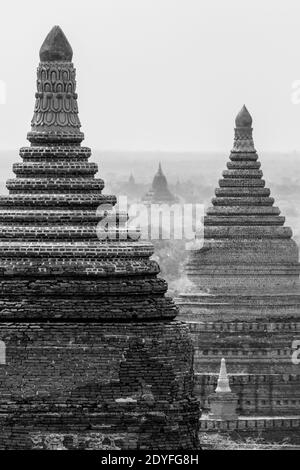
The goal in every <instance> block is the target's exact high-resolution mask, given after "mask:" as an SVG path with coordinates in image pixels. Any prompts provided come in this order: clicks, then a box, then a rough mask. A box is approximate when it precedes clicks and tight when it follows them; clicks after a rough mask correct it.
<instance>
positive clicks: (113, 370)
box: [0, 26, 199, 449]
mask: <svg viewBox="0 0 300 470" xmlns="http://www.w3.org/2000/svg"><path fill="white" fill-rule="evenodd" d="M40 60H41V62H40V64H39V67H38V70H37V93H36V104H35V109H34V116H33V119H32V127H31V131H30V132H29V133H28V140H29V141H30V143H31V145H30V147H24V148H21V150H20V156H21V159H22V161H21V162H20V163H16V164H15V165H14V167H13V170H14V173H15V175H16V177H15V178H14V179H10V180H9V181H8V182H7V188H8V189H9V194H8V195H5V196H1V197H0V335H1V336H0V338H1V340H3V341H4V342H5V344H6V350H7V358H6V365H5V366H1V369H0V374H1V380H0V402H1V413H2V417H1V431H0V448H32V447H33V448H53V447H54V448H55V446H56V447H57V448H65V447H66V448H79V447H80V448H92V447H93V448H100V449H101V448H102V449H103V448H119V449H121V448H136V447H141V448H150V447H151V448H168V449H169V448H176V449H177V448H180V447H187V448H190V447H197V445H198V444H197V442H198V440H197V439H198V438H197V429H198V414H199V412H198V405H197V401H196V400H195V399H194V398H193V397H192V388H193V373H192V356H193V350H192V345H191V342H190V338H189V335H188V331H187V327H186V326H184V325H182V324H181V323H180V322H178V321H176V319H175V317H176V315H177V309H176V307H175V305H174V304H173V302H172V301H171V299H169V298H167V297H165V292H166V290H167V284H166V282H165V281H164V280H162V279H159V278H157V274H158V273H159V266H158V265H157V263H156V262H154V261H152V260H150V256H151V255H152V253H153V248H152V245H151V244H149V243H142V242H139V241H138V237H137V236H136V235H137V234H136V233H135V234H134V235H135V236H134V237H132V233H131V232H130V231H129V230H128V229H127V227H126V221H127V215H126V214H121V213H117V215H116V219H115V211H114V209H113V206H115V204H116V197H115V196H110V195H104V194H103V193H102V190H103V188H104V182H103V180H102V179H101V178H96V177H95V175H96V173H97V171H98V167H97V164H96V163H93V162H90V161H89V159H90V156H91V150H90V149H89V148H88V147H84V146H82V145H81V142H82V141H83V139H84V134H83V133H82V131H81V130H80V127H81V124H80V121H79V118H78V107H77V93H76V81H75V68H74V66H73V63H72V62H71V60H72V49H71V46H70V44H69V42H68V40H67V39H66V37H65V35H64V33H63V32H62V30H61V29H60V28H59V27H58V26H56V27H54V28H53V29H52V31H51V32H50V33H49V35H48V36H47V38H46V39H45V42H44V44H43V45H42V47H41V51H40ZM112 220H113V221H114V223H113V225H111V224H110V222H111V221H112ZM107 224H108V225H107ZM110 233H113V234H114V238H113V239H111V238H109V234H110ZM145 390H147V393H145ZM150 396H151V397H152V398H151V400H150V399H149V397H150Z"/></svg>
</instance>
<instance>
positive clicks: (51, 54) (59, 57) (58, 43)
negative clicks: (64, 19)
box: [40, 26, 73, 62]
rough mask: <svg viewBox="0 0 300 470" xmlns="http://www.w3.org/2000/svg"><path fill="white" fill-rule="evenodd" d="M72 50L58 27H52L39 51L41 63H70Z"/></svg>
mask: <svg viewBox="0 0 300 470" xmlns="http://www.w3.org/2000/svg"><path fill="white" fill-rule="evenodd" d="M72 57H73V50H72V47H71V46H70V43H69V41H68V40H67V38H66V36H65V34H64V32H63V30H62V29H61V27H60V26H53V28H52V29H51V31H50V32H49V33H48V35H47V37H46V39H45V40H44V42H43V44H42V47H41V49H40V60H41V62H57V61H62V62H71V61H72Z"/></svg>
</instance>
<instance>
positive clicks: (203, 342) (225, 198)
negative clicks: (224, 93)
mask: <svg viewBox="0 0 300 470" xmlns="http://www.w3.org/2000/svg"><path fill="white" fill-rule="evenodd" d="M236 124H237V125H236V129H235V140H234V146H233V149H232V152H231V154H230V161H229V162H228V163H227V170H225V171H224V172H223V178H222V179H221V180H220V181H219V188H217V189H216V191H215V195H216V197H214V198H213V199H212V207H210V208H208V210H207V214H206V216H205V218H204V245H203V247H202V248H201V249H200V250H194V251H191V252H190V256H189V259H188V261H187V266H186V271H187V275H188V277H189V279H190V280H191V287H190V289H189V290H187V292H185V293H183V294H182V295H181V296H180V298H179V299H178V305H179V307H180V311H181V315H180V318H181V319H184V320H185V321H187V322H188V324H189V326H190V330H191V333H192V336H193V340H194V345H195V350H196V351H195V370H196V372H197V381H196V392H197V394H198V395H199V397H200V399H201V403H202V406H203V407H204V408H206V407H207V397H208V395H209V394H210V393H211V392H212V391H213V390H214V388H215V385H216V375H215V374H216V373H217V372H218V370H219V365H220V360H221V358H222V357H225V358H226V364H227V368H228V372H229V374H230V385H231V386H232V391H233V392H234V393H236V394H237V395H238V397H239V412H240V413H241V415H253V416H259V415H260V416H267V415H270V416H273V415H277V416H281V417H284V416H286V417H287V420H286V423H291V422H292V421H291V420H290V419H289V417H290V416H291V415H295V414H297V415H299V411H298V410H299V404H300V370H299V365H298V364H296V363H295V362H293V361H292V353H293V349H292V344H293V341H294V340H297V339H299V335H300V317H299V311H300V285H299V260H298V247H297V245H296V243H295V241H294V240H293V239H292V231H291V229H290V228H289V227H284V221H285V219H284V217H282V216H279V214H280V211H279V209H278V208H277V207H274V206H273V202H274V199H273V198H271V197H270V191H269V189H268V188H265V181H264V180H263V179H262V172H261V170H260V162H259V161H258V156H257V153H256V150H255V148H254V143H253V139H252V127H251V125H252V119H251V116H250V115H249V113H248V111H247V110H246V108H244V109H243V110H242V111H241V113H240V114H239V115H238V117H237V120H236ZM261 422H264V420H262V421H261ZM266 422H270V421H266ZM249 423H251V421H249ZM249 426H250V424H249Z"/></svg>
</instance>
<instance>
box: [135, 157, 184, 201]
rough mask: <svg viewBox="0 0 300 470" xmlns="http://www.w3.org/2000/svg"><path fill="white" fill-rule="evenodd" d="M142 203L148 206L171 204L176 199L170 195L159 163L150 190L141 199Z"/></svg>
mask: <svg viewBox="0 0 300 470" xmlns="http://www.w3.org/2000/svg"><path fill="white" fill-rule="evenodd" d="M143 202H144V203H148V204H172V203H175V202H177V198H176V197H175V196H174V195H173V194H172V193H171V191H170V189H169V185H168V181H167V178H166V176H165V174H164V173H163V171H162V167H161V163H159V165H158V170H157V172H156V173H155V175H154V178H153V181H152V185H151V188H150V189H149V191H148V192H147V193H146V194H145V196H144V197H143Z"/></svg>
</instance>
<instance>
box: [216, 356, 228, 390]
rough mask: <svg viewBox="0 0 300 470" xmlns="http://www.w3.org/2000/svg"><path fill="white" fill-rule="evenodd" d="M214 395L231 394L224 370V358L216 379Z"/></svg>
mask: <svg viewBox="0 0 300 470" xmlns="http://www.w3.org/2000/svg"><path fill="white" fill-rule="evenodd" d="M215 392H216V393H226V392H227V393H228V392H231V388H230V386H229V379H228V375H227V370H226V362H225V359H224V357H223V358H222V360H221V367H220V373H219V378H218V385H217V388H216V390H215Z"/></svg>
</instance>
